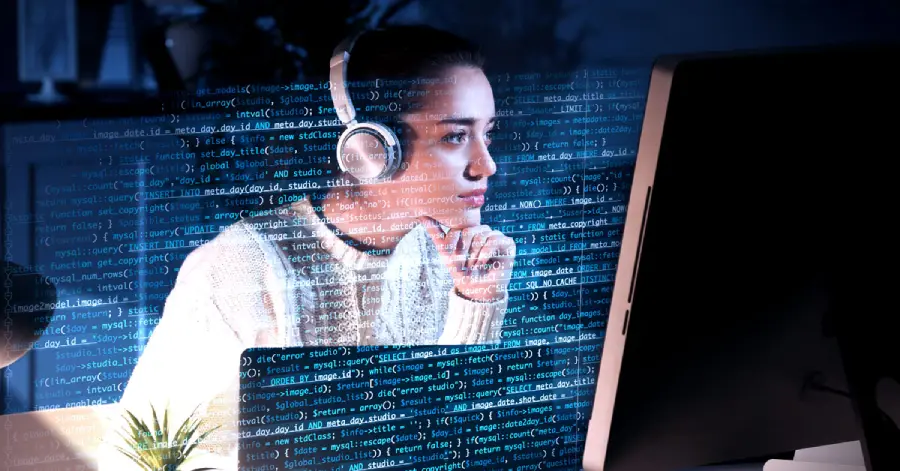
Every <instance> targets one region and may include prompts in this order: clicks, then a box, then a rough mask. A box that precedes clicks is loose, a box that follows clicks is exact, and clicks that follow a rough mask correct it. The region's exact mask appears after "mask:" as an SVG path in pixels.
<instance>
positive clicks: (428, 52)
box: [347, 25, 485, 82]
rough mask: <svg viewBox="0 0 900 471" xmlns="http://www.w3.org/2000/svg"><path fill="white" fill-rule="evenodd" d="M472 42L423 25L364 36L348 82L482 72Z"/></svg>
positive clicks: (356, 48)
mask: <svg viewBox="0 0 900 471" xmlns="http://www.w3.org/2000/svg"><path fill="white" fill-rule="evenodd" d="M484 62H485V60H484V56H483V55H482V54H481V50H480V49H479V48H478V47H477V46H476V45H475V44H473V43H472V42H470V41H468V40H466V39H463V38H461V37H459V36H457V35H455V34H453V33H450V32H447V31H442V30H439V29H436V28H433V27H430V26H424V25H397V26H388V27H385V28H382V29H377V30H372V31H366V32H364V33H363V34H362V35H361V36H360V37H359V39H358V40H357V42H356V44H355V45H354V46H353V50H352V51H351V53H350V62H349V63H348V65H347V79H348V80H349V81H351V82H352V81H367V80H374V79H376V78H379V79H386V80H402V79H410V78H416V77H430V76H434V75H437V74H440V73H441V72H443V71H444V70H445V69H447V68H449V67H456V66H468V67H476V68H479V69H482V68H484Z"/></svg>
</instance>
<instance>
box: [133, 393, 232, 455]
mask: <svg viewBox="0 0 900 471" xmlns="http://www.w3.org/2000/svg"><path fill="white" fill-rule="evenodd" d="M199 408H200V406H199V405H198V406H197V407H196V408H195V409H194V410H193V412H191V414H190V415H189V416H188V417H187V418H186V419H185V420H184V421H183V422H182V423H181V426H180V427H178V430H177V431H176V432H175V436H174V437H170V435H169V404H168V403H167V404H166V406H165V408H164V409H163V411H162V415H163V417H162V425H160V420H159V413H158V412H157V410H156V408H155V407H154V405H153V404H151V405H150V411H151V415H152V417H153V422H152V426H150V425H148V424H147V422H145V421H143V420H141V419H138V418H137V417H136V416H135V415H134V414H133V413H131V412H130V411H125V412H126V416H127V417H126V421H125V422H126V424H127V431H130V435H128V434H127V433H125V432H124V431H119V432H118V433H119V435H120V436H121V437H122V438H123V439H124V441H125V444H126V445H127V446H128V447H130V448H132V450H130V451H129V450H127V449H126V448H123V447H118V446H117V447H116V448H117V449H118V450H119V451H120V452H121V453H123V454H124V455H125V456H127V457H128V458H129V459H130V460H131V461H134V462H135V463H137V464H138V465H139V466H141V468H142V470H144V471H175V470H177V469H178V467H179V466H181V465H182V464H184V463H185V462H186V460H187V459H188V457H189V454H190V452H191V451H193V450H194V448H195V447H196V446H197V445H198V444H200V443H201V442H203V440H205V439H206V437H207V436H209V434H210V433H212V432H213V431H214V430H217V429H218V428H219V427H218V426H217V427H215V428H213V429H212V430H209V431H207V432H205V433H203V434H201V435H200V436H199V437H198V438H197V439H196V440H195V441H193V443H192V442H191V438H192V437H194V436H195V435H196V433H197V431H198V430H199V429H200V427H201V425H202V424H203V419H202V418H200V417H197V411H198V410H199Z"/></svg>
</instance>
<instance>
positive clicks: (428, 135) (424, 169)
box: [391, 67, 497, 228]
mask: <svg viewBox="0 0 900 471" xmlns="http://www.w3.org/2000/svg"><path fill="white" fill-rule="evenodd" d="M443 79H444V80H442V82H447V83H439V84H434V85H429V86H426V87H425V88H424V96H423V97H421V98H420V99H419V100H420V101H419V105H420V107H419V108H417V109H416V110H415V111H414V112H410V113H406V114H404V115H403V116H402V119H403V121H404V122H405V123H406V124H407V126H409V128H410V129H411V130H412V135H411V136H410V139H411V140H410V141H409V142H408V143H407V145H406V147H405V149H404V152H405V154H404V156H403V160H404V161H405V162H406V163H407V164H408V167H407V168H406V169H405V170H403V171H401V172H400V173H398V174H397V175H396V176H395V178H394V179H393V182H392V184H391V190H392V191H395V193H394V194H393V195H392V196H394V198H391V199H393V200H395V201H396V204H397V205H398V206H400V207H401V208H404V209H407V210H408V212H407V214H411V215H415V216H422V215H425V216H430V217H432V218H434V219H435V220H437V221H438V222H440V223H441V224H443V225H445V226H449V227H451V228H461V227H471V226H477V225H480V224H481V207H482V206H483V205H484V192H485V191H486V190H487V186H488V177H490V176H491V175H493V174H494V173H496V171H497V165H496V163H495V162H494V159H493V158H492V157H491V154H490V151H489V150H488V147H489V146H490V144H491V134H492V131H493V129H494V113H495V109H494V93H493V90H492V89H491V84H490V82H488V79H487V77H485V75H484V73H483V72H482V71H481V70H479V69H477V68H474V67H454V68H451V69H448V70H447V72H446V73H445V74H444V77H443Z"/></svg>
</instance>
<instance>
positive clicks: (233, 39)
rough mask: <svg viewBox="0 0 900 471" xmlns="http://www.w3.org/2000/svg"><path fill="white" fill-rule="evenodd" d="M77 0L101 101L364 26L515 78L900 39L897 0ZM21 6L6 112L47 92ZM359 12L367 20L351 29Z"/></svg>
mask: <svg viewBox="0 0 900 471" xmlns="http://www.w3.org/2000/svg"><path fill="white" fill-rule="evenodd" d="M28 1H29V3H31V2H33V3H34V4H39V3H42V2H44V1H45V0H28ZM51 3H52V2H51ZM76 3H77V4H78V19H77V24H78V30H79V31H78V50H79V72H78V76H79V80H78V82H77V83H74V84H60V88H61V89H63V88H66V89H74V90H78V91H80V92H81V93H82V94H86V95H87V96H86V97H85V99H89V100H92V101H94V102H96V101H98V100H105V101H109V100H112V99H118V100H126V101H127V100H133V99H136V97H139V96H142V95H144V94H154V93H157V92H159V91H160V90H179V89H187V90H191V89H192V88H194V87H195V86H196V85H197V84H198V83H202V84H206V85H208V86H211V85H214V84H227V85H231V84H234V83H246V82H257V83H264V82H290V81H296V80H302V79H304V77H312V76H315V75H321V74H323V73H325V71H326V70H325V67H327V66H326V64H327V56H328V55H329V54H330V52H331V50H332V48H333V47H334V45H335V44H336V43H337V42H338V41H339V40H340V39H341V38H342V37H343V36H344V35H345V34H346V33H347V31H349V30H350V29H351V27H352V26H354V25H361V24H385V23H404V22H425V23H429V24H432V25H434V26H439V27H444V28H446V29H450V30H452V31H455V32H457V33H460V34H463V35H465V36H468V37H470V38H472V39H474V40H476V41H478V42H479V43H481V45H482V46H483V47H484V48H485V50H486V52H487V55H488V57H490V58H491V66H493V67H496V68H499V69H503V70H509V69H526V70H547V69H552V68H571V67H577V66H587V65H611V64H616V63H620V62H626V63H628V64H635V63H638V64H640V63H643V64H647V65H649V64H650V63H651V62H652V60H653V58H654V57H656V56H658V55H660V54H667V53H681V52H696V51H710V50H732V49H746V48H766V47H777V46H800V45H816V44H825V43H835V42H848V41H868V40H879V39H885V38H890V37H893V38H897V37H898V35H900V33H898V31H900V27H898V25H900V6H898V5H900V2H894V1H892V0H856V1H852V2H850V1H842V0H819V1H811V0H794V1H790V2H784V1H777V0H756V1H751V0H747V1H722V0H681V1H677V2H672V1H665V0H604V1H599V0H560V1H552V0H492V1H484V0H455V1H439V0H431V1H410V0H373V1H348V0H330V1H327V2H322V3H321V4H320V3H317V2H308V1H272V0H254V1H230V0H223V1H213V0H194V1H191V0H144V1H136V0H134V1H129V0H122V1H104V0H96V1H93V0H92V1H87V0H77V1H76ZM16 4H17V2H16V1H15V0H3V1H2V2H0V5H2V11H3V15H0V47H2V48H3V49H2V53H0V58H2V62H3V64H2V67H0V94H2V96H3V98H2V101H3V102H4V103H5V104H7V105H10V104H14V103H17V102H18V99H20V98H21V95H22V94H23V93H24V92H26V91H32V92H33V91H35V90H37V88H38V84H34V83H30V84H22V83H20V82H19V80H18V73H17V66H16V64H17V28H16V22H17V15H16V14H15V11H16ZM348 17H354V18H357V19H356V20H354V21H352V22H350V24H348V22H347V21H346V19H347V18H348ZM301 50H302V51H301Z"/></svg>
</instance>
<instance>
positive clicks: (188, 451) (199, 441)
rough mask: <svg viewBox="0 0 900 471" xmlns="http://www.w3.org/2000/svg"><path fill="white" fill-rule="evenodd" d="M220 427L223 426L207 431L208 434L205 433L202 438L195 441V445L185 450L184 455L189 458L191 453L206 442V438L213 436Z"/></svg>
mask: <svg viewBox="0 0 900 471" xmlns="http://www.w3.org/2000/svg"><path fill="white" fill-rule="evenodd" d="M219 427H221V425H217V426H215V427H213V428H212V429H210V430H207V431H206V432H204V433H203V435H200V437H198V438H197V441H195V442H194V443H192V444H191V446H189V447H188V448H187V450H185V452H184V455H185V456H187V455H188V454H189V453H190V452H191V451H193V449H194V448H195V447H196V446H197V445H199V444H200V443H202V442H203V440H205V439H206V437H207V436H209V434H211V433H213V432H215V431H216V430H218V428H219Z"/></svg>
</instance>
